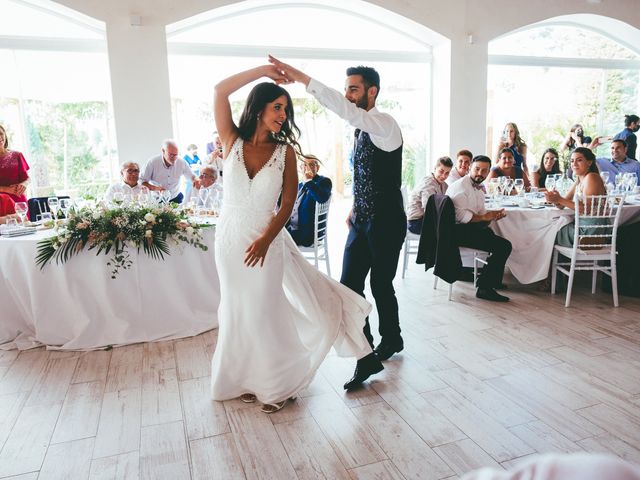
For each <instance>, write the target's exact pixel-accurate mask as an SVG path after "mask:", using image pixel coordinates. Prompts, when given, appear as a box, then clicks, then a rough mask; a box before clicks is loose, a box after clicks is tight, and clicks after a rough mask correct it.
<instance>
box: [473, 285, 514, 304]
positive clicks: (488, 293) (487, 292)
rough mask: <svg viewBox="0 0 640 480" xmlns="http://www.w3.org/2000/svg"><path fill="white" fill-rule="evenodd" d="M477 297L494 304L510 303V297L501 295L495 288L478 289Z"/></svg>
mask: <svg viewBox="0 0 640 480" xmlns="http://www.w3.org/2000/svg"><path fill="white" fill-rule="evenodd" d="M476 297H477V298H481V299H483V300H491V301H492V302H508V301H509V297H505V296H504V295H500V294H499V293H498V292H496V291H495V289H493V288H478V289H477V290H476Z"/></svg>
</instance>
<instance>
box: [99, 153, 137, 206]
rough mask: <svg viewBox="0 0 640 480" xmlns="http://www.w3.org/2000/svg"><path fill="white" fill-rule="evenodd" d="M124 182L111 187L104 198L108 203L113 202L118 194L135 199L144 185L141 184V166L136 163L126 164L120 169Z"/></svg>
mask: <svg viewBox="0 0 640 480" xmlns="http://www.w3.org/2000/svg"><path fill="white" fill-rule="evenodd" d="M120 176H121V177H122V181H121V182H119V183H115V184H113V185H110V186H109V188H108V189H107V193H105V195H104V197H105V199H106V200H107V201H111V200H113V197H114V195H115V194H116V193H122V194H123V195H129V196H131V197H133V196H134V195H137V194H139V193H140V190H141V188H142V185H141V184H140V182H139V178H140V166H139V165H138V164H137V163H136V162H124V163H123V164H122V167H120Z"/></svg>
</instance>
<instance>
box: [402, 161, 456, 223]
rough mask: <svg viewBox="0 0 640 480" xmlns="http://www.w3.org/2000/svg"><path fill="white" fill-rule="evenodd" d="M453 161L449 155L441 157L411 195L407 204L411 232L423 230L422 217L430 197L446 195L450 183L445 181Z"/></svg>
mask: <svg viewBox="0 0 640 480" xmlns="http://www.w3.org/2000/svg"><path fill="white" fill-rule="evenodd" d="M452 167H453V162H452V161H451V159H450V158H449V157H440V158H439V159H438V161H437V162H436V165H435V167H434V168H433V173H432V174H431V175H428V176H426V177H424V178H423V179H422V181H421V182H420V184H419V185H418V186H417V187H416V188H415V190H413V192H411V195H409V202H408V203H409V205H407V226H408V228H409V231H410V232H411V233H415V234H416V235H420V232H421V231H422V219H423V217H424V209H425V208H426V206H427V201H428V200H429V197H430V196H431V195H433V194H434V193H439V194H441V195H444V194H445V193H446V192H447V187H448V185H447V184H446V183H445V181H446V180H447V177H448V176H449V172H451V168H452Z"/></svg>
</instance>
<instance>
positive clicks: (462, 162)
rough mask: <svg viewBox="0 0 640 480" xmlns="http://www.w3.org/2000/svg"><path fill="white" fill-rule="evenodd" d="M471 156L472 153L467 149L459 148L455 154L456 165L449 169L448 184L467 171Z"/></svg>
mask: <svg viewBox="0 0 640 480" xmlns="http://www.w3.org/2000/svg"><path fill="white" fill-rule="evenodd" d="M472 158H473V153H471V152H470V151H469V150H460V151H459V152H458V153H457V154H456V165H455V168H453V169H452V170H451V173H450V174H449V177H448V178H447V184H448V185H451V184H452V183H453V182H455V181H456V180H458V179H460V178H462V177H464V176H465V175H466V174H468V173H469V168H470V167H471V159H472Z"/></svg>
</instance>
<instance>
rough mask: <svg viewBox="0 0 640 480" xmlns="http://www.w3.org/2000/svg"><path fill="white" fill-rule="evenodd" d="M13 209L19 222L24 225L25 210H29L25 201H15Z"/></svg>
mask: <svg viewBox="0 0 640 480" xmlns="http://www.w3.org/2000/svg"><path fill="white" fill-rule="evenodd" d="M15 209H16V213H17V214H18V216H19V217H20V223H22V224H23V225H24V221H25V219H26V217H27V212H28V211H29V207H28V206H27V202H16V204H15Z"/></svg>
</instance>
